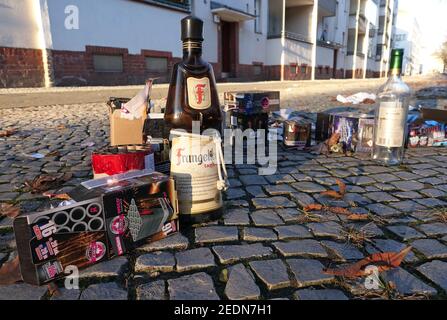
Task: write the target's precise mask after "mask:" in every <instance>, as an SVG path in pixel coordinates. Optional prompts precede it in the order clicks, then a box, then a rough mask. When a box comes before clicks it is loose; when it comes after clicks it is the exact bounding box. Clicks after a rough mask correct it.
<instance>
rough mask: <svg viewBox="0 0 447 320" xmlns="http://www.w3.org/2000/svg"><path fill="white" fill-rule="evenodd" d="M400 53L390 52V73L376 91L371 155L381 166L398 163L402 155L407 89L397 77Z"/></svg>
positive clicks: (400, 51) (405, 129)
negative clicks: (376, 99)
mask: <svg viewBox="0 0 447 320" xmlns="http://www.w3.org/2000/svg"><path fill="white" fill-rule="evenodd" d="M403 54H404V50H403V49H393V50H392V51H391V63H390V71H391V74H390V77H389V78H388V81H387V82H386V83H385V84H384V85H383V86H382V87H381V88H380V89H379V94H378V98H379V104H378V106H377V108H376V116H375V124H374V145H373V151H372V158H373V159H374V160H376V161H378V162H380V163H382V164H384V165H399V164H401V163H402V160H403V157H404V149H405V140H406V136H407V116H408V105H409V99H410V95H411V91H410V88H409V87H408V86H407V85H406V84H405V83H404V82H403V81H402V78H401V71H402V59H403Z"/></svg>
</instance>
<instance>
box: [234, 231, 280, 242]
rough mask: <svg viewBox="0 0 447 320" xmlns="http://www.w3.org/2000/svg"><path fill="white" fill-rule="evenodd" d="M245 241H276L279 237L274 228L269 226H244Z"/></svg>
mask: <svg viewBox="0 0 447 320" xmlns="http://www.w3.org/2000/svg"><path fill="white" fill-rule="evenodd" d="M242 239H243V240H244V241H275V240H277V239H278V237H277V235H276V233H275V232H273V230H272V229H267V228H244V231H243V237H242Z"/></svg>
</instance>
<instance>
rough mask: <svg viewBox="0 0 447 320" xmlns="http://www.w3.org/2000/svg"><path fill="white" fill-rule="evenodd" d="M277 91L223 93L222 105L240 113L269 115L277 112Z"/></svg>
mask: <svg viewBox="0 0 447 320" xmlns="http://www.w3.org/2000/svg"><path fill="white" fill-rule="evenodd" d="M279 102H280V93H279V91H247V92H225V93H224V104H225V106H226V108H227V109H235V110H238V111H239V112H241V113H246V114H255V113H269V112H272V111H278V110H279Z"/></svg>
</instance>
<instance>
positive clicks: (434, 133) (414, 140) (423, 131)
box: [407, 119, 447, 148]
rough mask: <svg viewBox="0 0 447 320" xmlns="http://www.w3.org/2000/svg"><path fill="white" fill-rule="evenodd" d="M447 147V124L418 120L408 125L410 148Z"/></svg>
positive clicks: (408, 143)
mask: <svg viewBox="0 0 447 320" xmlns="http://www.w3.org/2000/svg"><path fill="white" fill-rule="evenodd" d="M441 146H447V124H445V123H441V122H436V121H434V120H429V121H424V120H422V119H420V120H417V121H415V122H413V123H410V124H409V125H408V139H407V147H408V148H418V147H441Z"/></svg>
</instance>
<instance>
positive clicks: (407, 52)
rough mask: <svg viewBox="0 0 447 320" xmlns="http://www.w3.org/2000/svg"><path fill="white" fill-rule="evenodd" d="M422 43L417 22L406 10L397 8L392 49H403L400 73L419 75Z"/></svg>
mask: <svg viewBox="0 0 447 320" xmlns="http://www.w3.org/2000/svg"><path fill="white" fill-rule="evenodd" d="M421 43H423V41H422V39H421V31H420V27H419V23H418V20H417V18H416V17H415V16H413V15H412V14H411V13H410V12H408V11H407V9H406V8H399V9H398V14H397V17H396V25H395V28H394V34H393V38H392V46H393V48H401V49H404V58H403V61H402V72H403V73H404V74H405V75H413V74H420V73H422V72H423V71H424V70H423V59H422V56H423V48H422V47H421Z"/></svg>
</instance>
